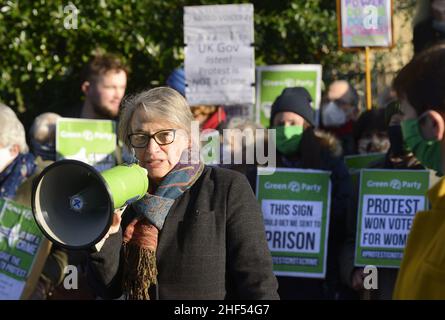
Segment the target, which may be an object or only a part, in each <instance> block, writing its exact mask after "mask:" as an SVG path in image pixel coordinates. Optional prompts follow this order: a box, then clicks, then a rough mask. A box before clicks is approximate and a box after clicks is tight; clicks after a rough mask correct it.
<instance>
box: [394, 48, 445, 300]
mask: <svg viewBox="0 0 445 320" xmlns="http://www.w3.org/2000/svg"><path fill="white" fill-rule="evenodd" d="M444 61H445V44H441V45H437V46H434V47H432V48H431V49H427V50H425V51H423V52H422V53H420V54H419V55H417V56H415V57H414V58H413V60H411V61H410V62H409V63H408V64H407V65H406V66H405V67H403V68H402V70H401V71H400V72H399V74H398V75H397V77H396V78H395V80H394V88H395V90H396V92H397V96H398V98H399V99H400V107H401V111H402V113H403V116H402V122H401V126H402V133H403V139H404V141H405V143H406V144H407V147H408V148H409V149H410V150H411V151H412V152H413V153H414V155H415V157H416V158H417V159H419V161H420V162H421V163H422V164H423V165H424V166H426V167H428V168H430V169H433V170H435V171H437V172H439V173H440V174H442V173H443V172H444V170H445V161H444V159H445V158H444V154H445V152H444V151H445V119H444V112H445V90H444V83H445V64H444ZM444 190H445V181H444V179H443V178H442V179H441V180H440V181H439V182H438V183H436V184H435V185H434V186H433V187H432V188H431V189H430V190H429V191H428V198H429V202H430V204H431V209H430V210H427V211H421V212H418V213H417V214H416V216H415V217H414V221H413V224H412V227H411V231H410V233H409V236H408V240H407V243H406V247H405V251H404V254H403V259H402V263H401V267H400V271H399V274H398V278H397V282H396V287H395V290H394V296H393V297H394V298H395V299H445V284H444V281H443V279H444V271H443V270H445V259H444V257H445V247H444V246H443V242H444V235H445V219H444V216H443V207H444V197H443V194H444Z"/></svg>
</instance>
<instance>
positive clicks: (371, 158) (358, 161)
mask: <svg viewBox="0 0 445 320" xmlns="http://www.w3.org/2000/svg"><path fill="white" fill-rule="evenodd" d="M384 159H385V153H379V152H376V153H367V154H355V155H350V156H345V163H346V166H347V167H348V169H349V170H355V169H365V168H368V167H369V165H370V164H372V163H373V162H375V161H379V160H384Z"/></svg>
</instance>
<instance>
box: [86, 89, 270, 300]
mask: <svg viewBox="0 0 445 320" xmlns="http://www.w3.org/2000/svg"><path fill="white" fill-rule="evenodd" d="M192 120H193V117H192V114H191V112H190V107H189V106H188V104H187V102H186V101H185V99H184V98H183V97H182V96H181V95H180V94H179V93H177V92H176V91H175V90H173V89H170V88H165V87H161V88H155V89H151V90H148V91H145V92H142V93H140V94H138V95H135V96H134V97H131V98H129V99H127V100H126V101H125V103H124V108H123V109H122V111H121V117H120V124H119V126H120V128H119V135H120V138H121V139H122V140H123V141H124V142H125V143H126V145H127V146H128V147H129V148H131V149H132V150H133V152H134V154H135V157H136V159H137V160H138V163H139V165H140V166H142V167H143V168H145V169H146V170H147V173H148V179H149V182H150V184H149V185H150V186H149V188H148V190H147V194H146V196H144V197H143V198H142V199H141V200H139V201H136V202H135V203H133V204H132V205H130V206H128V207H127V209H126V210H125V211H124V213H123V214H122V219H121V218H120V216H119V215H118V214H116V215H115V219H114V223H113V226H112V227H111V228H110V231H109V233H108V234H107V236H106V237H105V238H104V239H106V240H105V242H104V244H103V246H102V248H101V250H100V251H99V252H96V253H92V254H91V255H90V263H89V267H88V269H89V279H90V284H91V286H92V287H93V288H94V290H95V291H96V293H97V294H98V295H99V296H101V297H102V298H116V297H120V296H121V295H122V294H124V296H125V297H126V298H128V299H149V298H156V299H225V298H226V299H236V298H238V299H276V298H278V295H277V282H276V278H275V276H274V274H273V272H272V259H271V255H270V252H269V250H268V247H267V242H266V237H265V230H264V225H263V220H262V214H261V210H260V207H259V205H258V203H257V201H256V199H255V196H254V195H253V192H252V191H251V189H250V186H249V184H248V182H247V180H246V179H245V178H244V177H243V176H242V175H241V174H238V173H236V172H233V171H230V170H226V169H221V168H215V167H207V166H204V165H203V164H202V163H201V162H199V161H197V162H194V161H190V160H191V159H190V154H191V151H190V149H191V147H192V139H191V131H192V130H191V122H192ZM158 236H159V241H158Z"/></svg>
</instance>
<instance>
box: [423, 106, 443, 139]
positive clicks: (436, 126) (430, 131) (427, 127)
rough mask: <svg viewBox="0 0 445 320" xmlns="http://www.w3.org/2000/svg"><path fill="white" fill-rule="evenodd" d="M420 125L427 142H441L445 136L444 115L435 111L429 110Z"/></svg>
mask: <svg viewBox="0 0 445 320" xmlns="http://www.w3.org/2000/svg"><path fill="white" fill-rule="evenodd" d="M422 118H423V121H421V123H420V129H421V131H422V136H423V138H424V139H426V140H436V141H441V140H442V139H443V138H444V134H445V121H444V119H443V117H442V115H441V114H440V113H439V112H437V111H434V110H429V111H427V112H426V113H425V115H424V116H423V117H422Z"/></svg>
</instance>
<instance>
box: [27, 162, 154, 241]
mask: <svg viewBox="0 0 445 320" xmlns="http://www.w3.org/2000/svg"><path fill="white" fill-rule="evenodd" d="M147 190H148V177H147V170H145V169H144V168H141V167H140V166H139V165H137V164H131V165H118V166H116V167H113V168H111V169H108V170H105V171H103V172H98V171H97V170H96V169H94V168H93V167H92V166H90V165H88V164H86V163H84V162H81V161H77V160H61V161H57V162H54V163H53V164H51V165H50V166H48V167H47V168H45V169H44V170H43V171H42V173H41V174H40V175H39V176H38V178H37V180H36V181H35V182H34V185H33V191H32V212H33V214H34V218H35V220H36V222H37V225H38V226H39V227H40V229H41V230H42V232H43V234H44V235H45V236H46V237H47V238H48V239H49V240H50V241H51V242H53V243H56V244H58V245H59V246H62V247H65V248H68V249H85V248H90V247H92V246H94V245H95V244H96V243H98V242H99V241H100V240H101V239H102V238H103V237H104V236H105V234H106V233H107V231H108V229H109V228H110V226H111V223H112V221H113V214H114V211H115V209H118V208H121V207H123V206H125V205H128V204H130V203H132V202H134V201H136V200H139V199H141V198H142V197H143V196H144V195H145V194H146V193H147Z"/></svg>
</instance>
